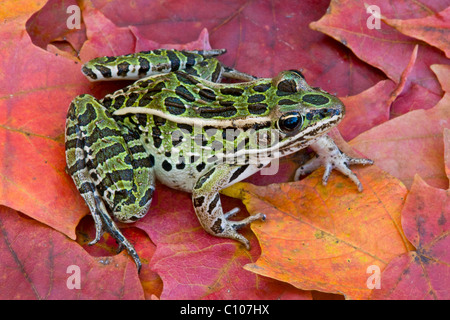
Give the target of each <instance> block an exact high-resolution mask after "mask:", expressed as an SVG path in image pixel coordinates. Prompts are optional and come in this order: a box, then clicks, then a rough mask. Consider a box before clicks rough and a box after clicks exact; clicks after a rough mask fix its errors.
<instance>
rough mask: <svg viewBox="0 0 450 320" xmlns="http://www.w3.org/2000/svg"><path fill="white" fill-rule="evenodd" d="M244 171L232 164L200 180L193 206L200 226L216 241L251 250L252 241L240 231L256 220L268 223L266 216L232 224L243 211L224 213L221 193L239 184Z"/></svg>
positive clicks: (235, 209)
mask: <svg viewBox="0 0 450 320" xmlns="http://www.w3.org/2000/svg"><path fill="white" fill-rule="evenodd" d="M242 168H243V167H240V166H233V165H229V164H219V165H218V166H216V167H214V168H212V169H211V170H209V171H208V172H206V173H205V174H203V175H202V176H201V177H200V178H199V179H198V180H197V182H196V184H195V186H194V189H193V191H192V202H193V204H194V209H195V213H196V214H197V217H198V219H199V221H200V224H201V225H202V227H203V228H204V229H205V230H206V231H207V232H208V233H210V234H212V235H214V236H216V237H221V238H230V239H234V240H237V241H239V242H241V243H242V244H243V245H244V246H245V247H246V248H247V249H250V243H249V241H248V240H247V239H246V238H245V237H244V236H243V235H241V234H239V233H238V232H237V230H238V229H240V228H242V227H243V226H246V225H248V224H250V223H251V222H253V221H255V220H265V215H264V214H262V213H257V214H255V215H252V216H250V217H247V218H245V219H243V220H241V221H231V220H228V218H229V217H231V216H233V215H234V214H236V213H237V212H238V211H239V208H234V209H233V210H230V211H229V212H227V213H223V209H222V205H221V202H220V195H219V191H220V190H221V189H223V188H224V187H225V186H227V185H231V184H233V183H234V181H237V178H238V177H239V175H241V174H242V172H243V171H245V170H242Z"/></svg>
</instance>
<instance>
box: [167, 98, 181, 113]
mask: <svg viewBox="0 0 450 320" xmlns="http://www.w3.org/2000/svg"><path fill="white" fill-rule="evenodd" d="M164 105H165V107H166V110H167V111H168V112H169V113H170V114H173V115H176V116H178V115H180V114H183V113H184V112H185V111H186V107H185V106H184V104H183V102H182V101H181V100H180V99H178V98H175V97H167V98H166V99H165V100H164Z"/></svg>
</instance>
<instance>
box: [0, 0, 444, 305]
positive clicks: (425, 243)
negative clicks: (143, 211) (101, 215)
mask: <svg viewBox="0 0 450 320" xmlns="http://www.w3.org/2000/svg"><path fill="white" fill-rule="evenodd" d="M370 4H371V6H370V8H366V6H367V5H364V2H362V1H354V0H344V1H331V3H329V1H325V0H323V1H315V2H305V3H302V2H301V1H296V0H287V1H279V2H273V1H266V0H262V1H241V0H235V1H227V2H222V1H216V2H211V1H197V2H192V1H175V0H169V1H165V2H164V3H162V2H160V1H151V0H149V1H144V0H136V1H132V2H128V1H107V0H92V1H75V0H72V1H70V0H69V1H52V0H51V1H49V2H48V3H46V1H39V0H37V1H26V0H19V1H12V0H7V1H2V2H1V3H0V21H1V22H0V23H1V28H0V39H1V41H0V84H1V85H0V159H1V160H0V205H1V206H0V299H34V298H36V299H71V298H76V299H93V298H97V299H141V298H147V299H158V298H159V299H312V298H317V297H323V296H322V295H321V294H319V293H318V292H321V293H334V294H340V295H344V296H345V298H348V299H449V298H450V270H449V264H450V255H449V250H448V248H449V246H450V237H449V229H450V228H449V227H450V200H449V190H448V188H449V177H450V131H449V128H450V95H449V94H450V63H449V62H450V60H449V57H450V47H449V42H448V39H449V38H450V31H449V30H450V8H447V6H448V1H439V0H435V1H427V3H421V2H417V1H412V0H403V1H395V2H393V1H386V0H376V1H371V3H370ZM71 5H74V6H77V7H76V8H75V9H74V10H68V7H69V6H71ZM373 5H375V6H376V7H374V6H373ZM73 8H74V7H72V9H73ZM77 8H79V9H80V11H79V12H80V13H81V16H82V19H81V20H80V21H79V22H80V25H79V26H78V27H76V28H75V29H70V28H69V27H68V26H69V25H70V23H68V20H70V22H71V23H73V22H74V21H75V22H76V20H73V19H75V18H76V16H73V15H74V14H75V15H76V14H77V10H76V9H77ZM375 12H379V13H380V15H379V16H378V15H377V14H376V13H375ZM377 19H378V20H377ZM195 39H197V40H195ZM193 40H195V41H193ZM189 41H193V42H189ZM210 43H211V45H210ZM211 46H212V47H213V48H226V49H227V50H228V53H227V54H226V55H224V56H223V57H221V58H220V60H221V61H222V62H223V63H224V64H226V65H228V66H232V67H235V68H237V69H238V70H240V71H243V72H247V73H250V74H254V75H256V76H258V77H273V76H275V75H276V74H277V73H278V72H279V71H282V70H288V69H303V73H304V74H305V76H306V78H307V80H308V82H309V83H310V84H311V85H312V86H318V87H322V88H323V89H325V90H327V91H329V92H332V93H337V95H338V96H339V97H340V98H341V99H342V101H343V102H344V103H345V105H346V106H347V114H346V118H345V119H344V120H343V122H342V123H341V124H340V125H339V126H338V129H339V131H337V130H334V131H333V132H332V133H331V134H332V135H333V137H334V138H335V139H336V141H338V144H339V145H340V147H341V149H342V150H344V151H346V152H348V153H350V154H352V155H356V156H363V157H367V158H370V159H373V160H374V161H375V165H373V166H370V167H364V168H361V167H360V168H358V167H354V170H355V172H356V173H357V175H358V177H359V179H360V180H361V182H362V183H363V186H364V191H363V192H362V193H359V192H357V189H356V187H355V185H353V184H352V182H351V181H350V180H349V179H346V178H345V177H343V176H342V175H341V174H339V173H336V172H334V173H333V174H332V176H331V178H330V180H329V182H328V185H327V186H323V185H322V184H321V176H322V174H323V169H320V170H317V171H316V172H314V173H313V174H311V175H309V176H308V177H306V178H304V179H303V180H301V181H299V182H291V181H292V177H293V173H294V171H295V169H296V167H298V165H299V162H300V161H302V160H303V159H304V157H306V155H304V154H300V155H297V156H293V157H289V158H286V159H282V160H281V161H280V164H279V168H278V174H277V175H261V174H259V175H255V176H253V177H251V178H249V179H247V180H246V182H244V183H239V184H236V185H234V186H232V187H230V188H228V189H226V190H224V191H223V195H222V203H223V205H224V209H225V210H230V209H231V208H233V207H236V206H238V207H240V208H241V209H242V210H241V211H242V212H243V213H242V214H240V215H239V217H238V218H242V217H245V216H246V215H247V214H248V213H247V211H246V210H248V212H249V213H250V214H252V213H256V212H264V213H265V214H266V215H267V220H266V222H255V223H253V224H252V226H251V229H250V228H247V229H245V230H243V231H242V232H243V233H244V235H245V236H246V237H247V238H249V239H251V244H252V250H251V251H246V250H245V249H244V248H243V247H242V246H240V245H239V244H238V243H237V242H234V241H232V240H228V239H220V238H216V237H212V236H210V235H208V234H207V233H206V232H205V231H203V229H202V228H201V226H200V225H199V223H198V221H197V218H196V216H195V214H194V211H193V208H192V205H191V198H190V195H189V194H185V193H181V192H177V191H174V190H172V189H169V188H167V187H165V186H163V185H161V184H158V185H157V190H156V192H155V198H154V200H153V203H152V207H151V208H150V212H149V214H148V215H147V216H146V217H145V218H143V219H142V220H140V221H138V222H137V223H135V224H132V225H123V226H122V227H123V229H122V230H123V232H124V234H125V236H126V237H127V238H128V239H129V240H130V241H131V242H132V243H133V244H135V247H136V249H137V251H138V253H139V255H140V257H141V259H142V261H143V268H142V271H141V273H140V274H139V275H138V274H137V272H136V267H135V265H134V262H133V261H132V259H131V258H130V257H129V256H127V254H126V253H125V252H122V253H120V254H116V252H115V250H116V249H117V245H116V244H115V241H114V240H113V239H112V238H111V237H109V236H108V235H107V234H105V236H104V239H103V240H102V241H100V242H99V243H98V244H96V245H95V246H92V247H89V246H88V245H87V243H88V242H89V241H90V240H92V239H93V237H94V234H95V231H94V225H93V221H92V218H91V217H90V216H89V215H88V213H89V212H88V209H87V207H86V205H85V203H84V201H83V199H82V198H81V196H80V195H79V193H78V192H77V190H76V188H75V186H74V185H73V182H72V180H71V178H70V176H68V175H67V173H66V172H65V157H64V125H65V117H66V112H67V108H68V106H69V103H70V101H71V100H72V99H73V98H74V97H75V96H76V95H78V94H82V93H90V94H92V95H94V96H96V97H99V98H100V97H102V96H103V95H104V94H106V93H107V92H112V91H114V90H117V89H118V88H121V87H123V86H125V84H124V83H117V82H116V83H111V82H110V83H101V84H99V83H96V84H91V83H89V81H88V80H86V79H85V78H84V77H83V76H82V74H81V72H80V68H81V64H82V63H84V62H86V61H88V60H89V59H91V58H94V57H97V56H104V55H119V54H126V53H131V52H137V51H142V50H151V49H156V48H177V49H208V48H211ZM127 84H128V83H127ZM345 141H348V144H347V143H346V142H345ZM231 197H233V198H231ZM234 198H235V199H234ZM243 204H244V205H245V207H244V205H243ZM77 272H78V274H76V273H77ZM74 276H78V278H77V279H74ZM77 281H78V283H77ZM74 283H75V284H77V285H74ZM325 297H340V296H325Z"/></svg>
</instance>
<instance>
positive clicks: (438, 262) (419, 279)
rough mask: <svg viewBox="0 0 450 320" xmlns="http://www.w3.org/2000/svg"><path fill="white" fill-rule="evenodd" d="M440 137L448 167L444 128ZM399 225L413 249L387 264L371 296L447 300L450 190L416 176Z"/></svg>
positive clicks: (449, 143)
mask: <svg viewBox="0 0 450 320" xmlns="http://www.w3.org/2000/svg"><path fill="white" fill-rule="evenodd" d="M444 139H445V141H446V143H445V144H446V146H445V158H446V167H447V168H448V167H449V165H450V164H449V162H448V161H449V159H450V157H449V155H450V130H448V129H446V130H445V133H444ZM447 173H449V172H447ZM449 178H450V175H449ZM402 227H403V230H405V235H406V237H407V238H408V239H409V240H410V241H411V243H412V244H413V245H414V247H415V248H416V250H415V251H410V252H408V253H406V254H403V255H401V256H399V257H396V258H395V259H393V260H392V261H391V262H390V263H389V265H388V266H387V267H386V269H385V270H384V271H383V273H382V274H381V288H380V290H375V291H374V292H373V294H372V296H371V298H372V299H408V300H410V299H411V300H412V299H414V300H417V299H442V300H448V299H449V298H450V277H449V274H450V267H449V262H450V257H449V253H448V248H449V246H450V190H448V189H447V190H443V189H439V188H433V187H430V186H429V185H428V184H427V183H426V182H425V181H423V180H422V179H421V178H420V176H418V175H416V176H415V179H414V182H413V185H412V186H411V191H410V192H409V194H408V197H407V199H406V203H405V206H404V208H403V210H402Z"/></svg>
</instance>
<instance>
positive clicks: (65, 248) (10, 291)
mask: <svg viewBox="0 0 450 320" xmlns="http://www.w3.org/2000/svg"><path fill="white" fill-rule="evenodd" d="M0 239H1V240H0V257H1V263H0V274H1V275H2V277H1V280H0V283H1V288H2V290H0V299H25V300H28V299H142V298H143V291H142V286H141V283H140V281H139V278H138V276H137V274H136V270H135V269H136V267H135V266H134V263H133V262H132V261H130V260H129V259H128V257H127V256H126V254H125V253H123V254H120V255H117V256H114V257H98V258H94V257H91V256H90V255H89V254H88V253H87V252H86V251H85V250H83V249H82V248H81V247H80V246H79V245H78V244H77V243H76V242H74V241H71V240H69V239H68V238H67V237H65V236H64V235H62V234H61V233H59V232H57V231H55V230H53V229H51V228H48V227H47V226H45V225H42V224H41V223H39V222H37V221H35V220H32V219H29V218H27V217H22V216H21V215H20V214H19V213H18V212H16V211H14V210H12V209H10V208H6V207H4V206H0ZM71 275H73V276H74V278H71V277H70V276H71ZM75 277H78V279H75Z"/></svg>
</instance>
